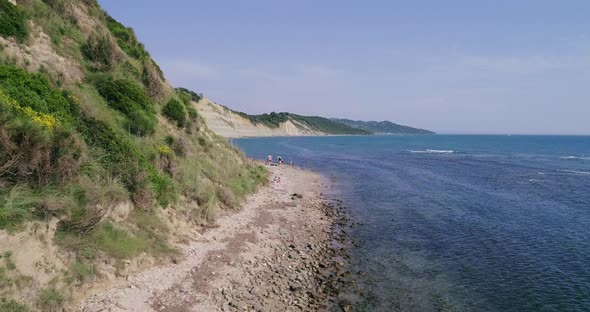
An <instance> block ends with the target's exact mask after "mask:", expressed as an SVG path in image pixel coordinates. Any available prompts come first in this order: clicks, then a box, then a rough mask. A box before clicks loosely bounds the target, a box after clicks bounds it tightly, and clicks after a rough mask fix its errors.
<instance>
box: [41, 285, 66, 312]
mask: <svg viewBox="0 0 590 312" xmlns="http://www.w3.org/2000/svg"><path fill="white" fill-rule="evenodd" d="M63 302H64V296H63V295H62V294H61V293H60V292H59V291H57V290H55V289H48V288H46V289H42V290H41V293H40V294H39V299H38V300H37V305H38V306H39V307H40V308H41V309H42V310H43V311H48V312H52V311H59V310H60V309H61V306H62V304H63Z"/></svg>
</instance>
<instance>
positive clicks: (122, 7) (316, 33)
mask: <svg viewBox="0 0 590 312" xmlns="http://www.w3.org/2000/svg"><path fill="white" fill-rule="evenodd" d="M99 3H100V4H101V5H102V6H103V8H104V9H105V10H106V11H108V12H109V14H111V15H112V16H113V17H115V18H116V19H118V20H120V21H121V22H123V23H124V24H125V25H127V26H130V27H133V28H134V29H135V31H136V33H137V34H138V37H139V39H140V40H141V41H142V42H143V43H144V44H145V45H146V47H147V48H148V50H149V51H150V53H151V54H152V56H153V57H154V59H155V60H156V61H157V62H158V63H159V64H160V65H161V67H162V68H163V70H164V73H165V75H166V77H167V79H168V80H169V81H170V82H171V83H172V84H173V85H174V86H184V87H187V88H189V89H193V90H195V91H197V92H203V93H204V94H205V95H206V96H207V97H209V98H210V99H212V100H213V101H215V102H218V103H221V104H225V105H227V106H230V107H232V108H235V109H237V110H241V111H244V112H248V113H262V112H270V111H289V112H294V113H299V114H308V115H321V116H328V117H344V118H351V119H364V120H391V121H394V122H398V123H402V124H407V125H411V126H417V127H423V128H427V129H431V130H434V131H438V132H443V133H513V134H518V133H530V134H537V133H541V134H590V19H589V18H588V14H587V13H588V12H590V2H589V1H524V0H522V1H403V2H402V1H347V0H339V1H333V0H324V1H320V0H315V1H311V0H299V1H276V0H275V1H270V0H266V1H258V0H251V1H223V0H219V1H190V0H168V1H146V0H125V1H120V0H99Z"/></svg>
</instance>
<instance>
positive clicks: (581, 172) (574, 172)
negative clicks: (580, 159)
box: [557, 170, 590, 175]
mask: <svg viewBox="0 0 590 312" xmlns="http://www.w3.org/2000/svg"><path fill="white" fill-rule="evenodd" d="M557 171H559V172H566V173H573V174H587V175H590V171H579V170H557Z"/></svg>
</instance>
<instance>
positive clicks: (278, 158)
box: [277, 156, 283, 165]
mask: <svg viewBox="0 0 590 312" xmlns="http://www.w3.org/2000/svg"><path fill="white" fill-rule="evenodd" d="M277 161H278V162H279V165H282V164H283V157H281V156H279V157H277Z"/></svg>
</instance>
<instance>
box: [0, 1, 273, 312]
mask: <svg viewBox="0 0 590 312" xmlns="http://www.w3.org/2000/svg"><path fill="white" fill-rule="evenodd" d="M80 12H82V13H80ZM80 14H83V15H84V14H87V15H84V16H83V17H84V18H86V19H90V20H92V22H93V23H94V24H93V25H95V26H94V27H92V28H91V29H82V27H81V26H80V25H81V24H82V23H83V22H84V21H81V20H80ZM27 18H28V19H30V21H31V22H32V23H33V24H34V25H36V27H31V29H30V30H29V29H28V27H27V23H28V21H27ZM86 22H87V21H86ZM40 32H45V33H47V34H48V35H49V36H50V38H51V44H52V45H53V49H54V50H55V51H56V53H58V54H59V56H60V57H63V58H65V59H67V60H68V62H71V63H72V64H74V65H75V66H77V67H79V68H81V70H82V71H83V73H84V77H85V78H84V79H83V80H79V81H66V80H64V79H62V78H63V74H62V72H61V70H63V68H59V67H58V66H54V65H55V64H51V63H46V64H43V66H41V67H40V69H39V71H38V72H28V71H26V70H25V69H23V68H21V66H22V64H23V62H19V61H16V60H15V59H17V58H18V57H19V56H18V55H16V56H14V55H12V56H8V55H6V53H7V52H6V51H5V50H2V49H0V59H2V60H3V63H4V65H0V230H4V231H10V232H17V231H22V230H24V229H25V228H26V227H27V226H29V225H31V226H32V225H34V224H43V223H46V222H48V220H51V219H53V220H59V222H58V224H57V232H56V233H55V239H54V241H53V243H55V244H57V245H59V246H60V248H61V250H62V251H63V252H68V253H71V254H73V255H74V256H73V258H74V261H73V262H71V263H69V265H70V268H69V269H68V270H67V272H55V280H56V282H55V283H53V284H51V285H43V287H40V286H41V285H32V284H31V283H33V279H31V278H24V277H22V274H20V271H19V269H18V267H15V268H14V269H11V270H8V269H6V268H4V267H0V293H1V294H2V298H0V310H2V309H13V310H15V311H25V310H27V309H28V308H26V307H24V306H23V305H22V304H23V303H22V302H20V303H19V302H15V301H14V300H11V299H10V296H11V294H12V293H14V292H18V291H19V289H24V288H30V287H33V286H34V287H33V288H34V289H43V290H42V291H39V293H38V298H32V300H31V301H30V302H28V303H27V304H31V303H32V305H31V306H30V308H34V309H40V310H47V311H51V310H58V309H60V306H61V305H63V304H64V303H66V302H67V301H68V300H69V299H68V298H69V297H68V295H67V294H68V293H69V291H68V289H69V290H71V289H72V287H74V285H79V284H80V283H84V282H87V281H89V280H92V279H93V278H95V277H97V276H98V275H99V272H98V271H97V267H98V266H97V263H99V262H101V261H102V262H104V261H105V259H114V261H115V262H117V263H121V261H123V260H125V259H129V258H132V257H136V256H139V255H142V254H146V255H148V256H154V257H159V258H162V257H166V256H170V255H174V246H173V245H171V244H170V243H169V241H170V236H171V235H173V231H172V229H170V228H169V226H168V225H167V224H169V223H168V222H167V221H166V220H165V219H164V217H163V216H164V213H162V211H163V209H172V210H174V211H175V214H173V215H181V216H182V220H177V221H179V222H187V223H192V224H195V225H197V224H204V223H207V222H210V221H212V220H214V218H215V216H216V214H217V211H218V209H236V208H238V207H239V204H240V202H241V200H243V198H245V196H247V195H248V194H250V193H252V192H254V191H255V190H256V189H257V187H258V186H259V185H261V184H263V183H265V182H266V179H267V174H266V171H265V169H264V168H263V167H262V166H259V165H257V164H255V163H253V162H251V161H249V160H248V159H247V158H246V157H244V155H242V153H241V152H240V151H238V150H236V149H235V148H233V147H232V146H230V145H229V144H228V143H227V142H226V141H225V140H224V139H222V138H220V137H218V136H216V135H215V134H213V133H212V132H211V131H209V130H208V129H207V128H206V126H205V125H204V123H203V121H202V119H201V117H200V116H199V114H198V113H197V111H196V110H195V108H194V107H193V104H194V103H193V101H198V100H199V99H200V95H198V94H196V93H194V92H191V91H188V90H186V89H184V90H178V91H177V92H174V90H173V89H172V88H170V86H168V85H167V84H166V83H165V80H164V76H163V73H162V72H161V70H160V69H159V67H158V66H157V64H156V63H155V62H154V61H153V60H152V59H151V57H150V56H149V53H147V51H146V50H145V48H144V46H143V45H142V44H141V43H140V42H139V41H138V40H137V38H136V36H135V34H134V32H133V30H132V29H130V28H126V27H124V26H123V25H121V24H120V23H119V22H117V21H116V20H114V19H113V18H112V17H110V16H108V15H107V14H106V13H104V12H103V11H102V10H101V9H100V7H98V4H96V2H95V1H75V0H46V1H41V0H30V1H26V2H25V1H20V2H19V5H18V6H14V5H12V4H10V3H8V1H7V0H0V36H2V37H4V38H7V39H8V40H14V42H17V43H18V44H19V46H20V47H22V48H23V50H25V49H27V48H28V47H27V42H28V40H26V39H27V37H31V38H34V37H35V36H39V35H40ZM126 204H129V205H131V206H132V207H133V209H132V211H130V212H129V213H128V214H127V215H125V216H124V217H122V218H121V217H118V218H115V217H114V215H113V214H114V213H113V211H114V210H115V208H116V207H119V206H121V205H126ZM35 226H37V225H35ZM13 252H17V251H13ZM66 258H67V257H66ZM5 259H6V258H5ZM107 262H108V261H107ZM68 287H69V288H68Z"/></svg>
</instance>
